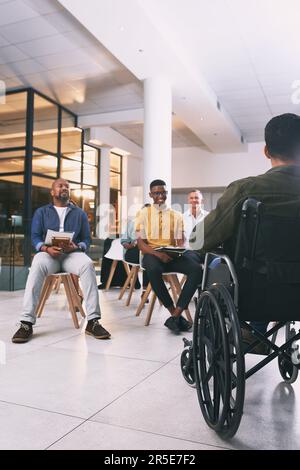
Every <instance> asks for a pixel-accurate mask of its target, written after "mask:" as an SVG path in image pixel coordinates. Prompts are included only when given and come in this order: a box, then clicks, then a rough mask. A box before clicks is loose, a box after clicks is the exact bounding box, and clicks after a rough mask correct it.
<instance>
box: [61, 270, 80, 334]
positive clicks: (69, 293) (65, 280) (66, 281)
mask: <svg viewBox="0 0 300 470" xmlns="http://www.w3.org/2000/svg"><path fill="white" fill-rule="evenodd" d="M62 282H63V285H64V288H65V292H66V296H67V300H68V304H69V309H70V313H71V315H72V320H73V323H74V326H75V328H77V329H78V328H79V323H78V318H77V315H76V312H75V308H74V305H73V301H72V291H71V289H72V287H71V286H70V283H69V279H68V278H67V276H62Z"/></svg>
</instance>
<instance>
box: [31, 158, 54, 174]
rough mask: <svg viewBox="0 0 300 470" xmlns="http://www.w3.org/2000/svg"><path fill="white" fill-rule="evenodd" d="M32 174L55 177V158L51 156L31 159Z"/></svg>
mask: <svg viewBox="0 0 300 470" xmlns="http://www.w3.org/2000/svg"><path fill="white" fill-rule="evenodd" d="M32 172H33V173H41V174H42V175H47V176H52V177H53V178H56V177H57V158H56V157H53V156H52V155H39V156H34V157H33V158H32Z"/></svg>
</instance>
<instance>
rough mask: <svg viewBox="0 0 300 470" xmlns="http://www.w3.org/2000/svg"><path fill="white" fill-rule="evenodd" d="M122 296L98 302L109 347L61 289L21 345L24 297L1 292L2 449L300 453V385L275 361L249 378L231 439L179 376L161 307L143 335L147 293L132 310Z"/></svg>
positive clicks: (178, 344)
mask: <svg viewBox="0 0 300 470" xmlns="http://www.w3.org/2000/svg"><path fill="white" fill-rule="evenodd" d="M118 294H119V290H118V289H112V290H111V291H109V292H108V293H103V292H100V294H99V295H100V300H101V307H102V316H103V319H102V323H103V325H104V326H105V328H107V329H108V330H109V331H110V332H111V334H112V338H111V340H107V341H101V340H98V341H97V340H95V339H94V338H92V337H90V336H85V334H84V326H85V325H84V324H82V326H81V329H80V330H75V329H74V327H73V323H72V320H71V318H70V316H69V314H68V312H67V308H66V299H65V296H64V293H63V291H62V290H61V292H60V293H59V294H58V295H55V294H53V295H52V296H51V297H50V299H49V301H48V303H47V305H46V309H45V312H44V314H43V316H42V318H41V319H40V320H39V321H38V322H37V325H36V326H35V328H34V336H33V339H32V340H31V341H30V342H29V343H27V344H24V345H20V344H12V343H11V341H10V338H11V335H12V334H13V333H14V331H15V329H16V323H17V320H18V312H20V309H21V305H22V297H23V292H22V291H20V292H15V293H4V292H3V293H0V346H1V347H0V353H1V354H0V448H1V449H108V450H110V449H115V450H117V449H119V450H121V449H153V450H154V449H157V450H158V449H159V450H161V449H164V450H166V449H172V450H176V449H178V450H182V449H186V450H194V449H199V450H204V449H210V450H211V449H215V450H220V449H299V448H300V413H299V406H300V398H299V397H300V394H299V391H300V381H297V382H296V383H295V384H293V386H290V385H286V384H284V383H283V382H282V380H281V376H280V374H279V371H278V367H277V361H275V362H274V363H272V364H269V365H268V366H267V367H266V368H265V369H264V370H262V371H260V372H259V373H257V374H256V375H254V376H253V377H251V378H250V379H249V380H248V382H247V386H246V400H245V408H244V416H243V419H242V423H241V426H240V429H239V431H238V433H237V435H236V437H235V438H234V439H232V440H231V441H223V440H222V439H220V438H219V437H218V436H217V435H216V434H215V433H214V432H213V431H211V430H210V429H209V428H208V427H207V426H206V424H205V422H204V421H203V419H202V416H201V413H200V409H199V405H198V401H197V396H196V390H195V389H194V388H191V387H189V386H188V385H187V384H186V383H185V382H184V380H183V378H182V376H181V371H180V366H179V358H180V353H181V351H182V347H183V343H182V337H183V335H182V336H174V335H172V333H170V332H169V331H168V330H167V329H166V328H165V327H164V326H163V323H164V321H165V319H166V318H167V315H166V312H165V311H164V309H163V308H161V307H158V306H157V307H156V309H155V311H154V313H153V320H152V323H151V324H150V326H149V327H144V323H143V322H144V315H145V312H144V313H142V314H141V316H140V317H139V318H136V317H135V316H134V312H135V309H136V306H137V304H138V301H139V294H140V293H139V292H136V293H135V294H134V295H135V297H134V298H133V300H132V306H130V307H125V306H124V303H125V302H123V301H118V300H117V298H118ZM185 336H187V337H191V333H187V334H185ZM255 359H256V356H252V357H249V358H248V359H247V362H248V363H252V362H253V363H254V361H255Z"/></svg>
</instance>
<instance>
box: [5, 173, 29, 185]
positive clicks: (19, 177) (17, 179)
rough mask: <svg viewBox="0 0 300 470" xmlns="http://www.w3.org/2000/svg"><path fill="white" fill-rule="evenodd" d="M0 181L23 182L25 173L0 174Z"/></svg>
mask: <svg viewBox="0 0 300 470" xmlns="http://www.w3.org/2000/svg"><path fill="white" fill-rule="evenodd" d="M0 181H11V182H12V183H21V184H23V182H24V175H23V174H22V175H9V176H5V175H0Z"/></svg>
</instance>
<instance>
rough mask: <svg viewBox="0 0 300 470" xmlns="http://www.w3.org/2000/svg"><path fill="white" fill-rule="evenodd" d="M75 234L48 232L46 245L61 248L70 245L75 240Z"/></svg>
mask: <svg viewBox="0 0 300 470" xmlns="http://www.w3.org/2000/svg"><path fill="white" fill-rule="evenodd" d="M74 233H75V232H55V230H50V229H48V230H47V234H46V239H45V245H48V246H59V247H62V245H66V244H69V243H70V241H71V240H72V239H73V236H74Z"/></svg>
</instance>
